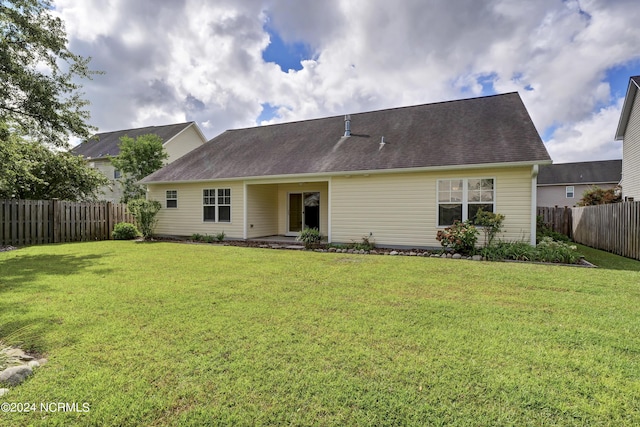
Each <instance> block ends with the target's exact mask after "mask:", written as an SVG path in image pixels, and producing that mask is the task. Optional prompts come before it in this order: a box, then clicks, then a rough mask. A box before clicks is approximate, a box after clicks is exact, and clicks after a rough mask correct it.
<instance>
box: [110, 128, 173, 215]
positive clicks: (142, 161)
mask: <svg viewBox="0 0 640 427" xmlns="http://www.w3.org/2000/svg"><path fill="white" fill-rule="evenodd" d="M119 146H120V154H118V155H117V156H116V157H111V163H112V164H113V166H114V167H115V168H116V169H118V170H119V171H120V172H122V175H123V180H122V187H123V195H122V199H121V200H120V201H121V202H122V203H128V202H129V201H130V200H134V199H139V198H144V197H145V187H144V186H142V185H140V184H138V181H140V180H141V179H142V178H144V177H145V176H147V175H150V174H152V173H153V172H155V171H157V170H158V169H160V168H161V167H162V166H163V165H164V161H165V160H166V159H167V158H168V157H169V155H168V154H167V152H166V150H165V149H164V146H163V145H162V138H160V137H159V136H158V135H155V134H152V133H150V134H146V135H141V136H139V137H137V138H136V139H133V138H130V137H128V136H123V137H122V138H120V145H119Z"/></svg>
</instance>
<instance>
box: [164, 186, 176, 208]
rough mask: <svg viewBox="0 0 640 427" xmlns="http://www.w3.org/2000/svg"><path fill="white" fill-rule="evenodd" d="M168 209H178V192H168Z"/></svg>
mask: <svg viewBox="0 0 640 427" xmlns="http://www.w3.org/2000/svg"><path fill="white" fill-rule="evenodd" d="M166 200H167V208H177V207H178V190H167V192H166Z"/></svg>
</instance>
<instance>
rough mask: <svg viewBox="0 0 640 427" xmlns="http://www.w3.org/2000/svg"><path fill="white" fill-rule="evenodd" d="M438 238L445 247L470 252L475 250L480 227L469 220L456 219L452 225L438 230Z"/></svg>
mask: <svg viewBox="0 0 640 427" xmlns="http://www.w3.org/2000/svg"><path fill="white" fill-rule="evenodd" d="M436 239H437V240H438V241H439V242H440V244H441V245H442V247H444V248H447V249H452V250H453V251H455V252H459V253H463V254H469V253H472V252H474V250H475V246H476V242H477V241H478V229H477V228H476V227H475V226H474V225H473V224H471V223H470V222H469V221H464V222H461V221H455V222H454V223H453V225H452V226H451V227H447V228H445V229H444V230H438V234H437V235H436Z"/></svg>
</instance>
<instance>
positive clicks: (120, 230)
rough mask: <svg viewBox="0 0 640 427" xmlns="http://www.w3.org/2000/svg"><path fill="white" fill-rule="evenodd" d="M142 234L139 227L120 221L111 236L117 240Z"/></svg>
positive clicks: (130, 238) (129, 238)
mask: <svg viewBox="0 0 640 427" xmlns="http://www.w3.org/2000/svg"><path fill="white" fill-rule="evenodd" d="M138 236H140V231H138V228H137V227H136V226H135V225H133V224H130V223H128V222H119V223H117V224H116V225H115V226H114V227H113V232H112V233H111V237H113V238H114V239H115V240H132V239H135V238H136V237H138Z"/></svg>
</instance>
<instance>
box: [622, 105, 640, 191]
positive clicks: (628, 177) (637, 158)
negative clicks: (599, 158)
mask: <svg viewBox="0 0 640 427" xmlns="http://www.w3.org/2000/svg"><path fill="white" fill-rule="evenodd" d="M622 197H623V198H625V197H633V198H634V199H635V200H640V94H636V99H635V100H634V102H633V107H632V108H631V114H630V115H629V123H628V124H627V130H626V132H625V134H624V140H623V141H622Z"/></svg>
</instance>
